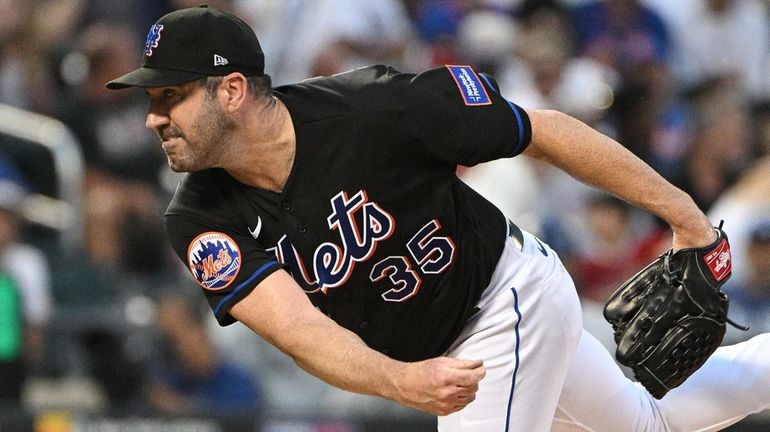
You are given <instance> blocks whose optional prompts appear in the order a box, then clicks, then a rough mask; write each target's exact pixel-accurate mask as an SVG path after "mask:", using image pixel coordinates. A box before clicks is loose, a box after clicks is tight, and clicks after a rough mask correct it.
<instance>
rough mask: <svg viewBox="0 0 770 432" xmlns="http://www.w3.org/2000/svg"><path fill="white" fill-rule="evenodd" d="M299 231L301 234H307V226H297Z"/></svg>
mask: <svg viewBox="0 0 770 432" xmlns="http://www.w3.org/2000/svg"><path fill="white" fill-rule="evenodd" d="M297 231H299V232H301V233H306V232H307V225H305V224H299V225H297Z"/></svg>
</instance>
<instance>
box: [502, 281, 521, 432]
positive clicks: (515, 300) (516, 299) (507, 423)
mask: <svg viewBox="0 0 770 432" xmlns="http://www.w3.org/2000/svg"><path fill="white" fill-rule="evenodd" d="M511 292H512V293H513V310H514V311H516V316H517V317H518V320H517V321H516V366H514V367H513V377H511V393H510V395H509V396H508V414H507V415H506V417H505V432H508V428H509V427H510V422H511V405H512V404H513V392H514V390H516V372H518V371H519V345H520V342H521V337H520V335H519V324H520V323H521V312H520V311H519V294H518V293H517V292H516V287H512V288H511Z"/></svg>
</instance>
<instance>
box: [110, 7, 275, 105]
mask: <svg viewBox="0 0 770 432" xmlns="http://www.w3.org/2000/svg"><path fill="white" fill-rule="evenodd" d="M264 69H265V55H264V54H263V53H262V48H261V47H260V45H259V40H258V39H257V36H256V35H255V34H254V31H253V30H252V29H251V27H249V25H248V24H246V23H245V22H243V20H241V19H240V18H238V17H236V16H233V15H231V14H229V13H226V12H223V11H221V10H218V9H215V8H212V7H208V6H205V5H204V6H199V7H194V8H187V9H180V10H177V11H174V12H171V13H169V14H166V15H164V16H163V17H161V18H160V19H159V20H158V21H157V22H156V23H155V24H153V25H152V27H150V31H149V32H148V33H147V41H146V42H145V44H144V57H143V59H142V66H141V67H140V68H139V69H136V70H134V71H131V72H129V73H127V74H125V75H123V76H122V77H120V78H116V79H114V80H112V81H110V82H108V83H107V88H108V89H112V90H116V89H123V88H127V87H162V86H169V85H177V84H182V83H185V82H188V81H193V80H196V79H199V78H203V77H205V76H221V75H227V74H230V73H233V72H240V73H242V74H244V75H245V76H255V75H262V74H264Z"/></svg>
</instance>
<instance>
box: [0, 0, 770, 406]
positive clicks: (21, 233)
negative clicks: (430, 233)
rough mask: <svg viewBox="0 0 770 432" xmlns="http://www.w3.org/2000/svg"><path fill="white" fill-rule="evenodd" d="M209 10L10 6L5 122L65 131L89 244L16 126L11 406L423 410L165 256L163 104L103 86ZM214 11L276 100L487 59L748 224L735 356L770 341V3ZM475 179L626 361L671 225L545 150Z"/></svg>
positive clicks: (4, 199)
mask: <svg viewBox="0 0 770 432" xmlns="http://www.w3.org/2000/svg"><path fill="white" fill-rule="evenodd" d="M199 3H200V1H197V0H196V1H194V2H193V1H189V0H158V1H155V0H0V10H2V11H3V12H2V13H0V106H10V107H13V108H15V109H17V110H23V112H26V113H34V114H37V115H41V116H44V117H46V118H50V119H54V120H56V121H58V122H60V123H61V124H63V125H64V126H66V128H67V130H68V131H70V132H71V134H72V136H73V137H74V138H75V140H76V142H77V147H78V150H79V151H78V154H79V155H80V157H81V158H82V168H81V169H80V170H79V174H78V176H77V177H76V178H77V179H78V181H77V190H78V196H79V200H78V201H76V204H75V207H74V208H70V213H72V214H74V215H75V216H74V218H75V219H76V220H77V221H79V222H80V223H81V225H82V235H81V236H78V237H77V241H75V242H67V243H62V242H57V239H61V238H64V237H65V236H66V235H67V234H66V232H67V229H68V226H67V225H66V224H63V225H62V224H59V225H56V224H55V223H54V224H52V223H50V222H51V220H53V221H56V220H64V219H66V218H65V217H64V215H66V213H56V212H55V210H56V209H57V208H60V207H61V206H59V207H57V206H55V205H47V206H46V205H42V204H40V203H41V202H42V203H45V202H46V201H45V200H42V201H41V197H46V196H47V197H49V198H53V199H54V201H55V200H56V199H57V198H59V199H60V198H61V196H60V195H61V194H60V193H58V192H57V190H56V182H57V181H58V180H60V179H57V178H56V176H55V175H53V174H52V172H54V170H52V169H41V168H40V167H41V166H43V165H44V163H48V162H49V161H47V160H45V158H41V156H40V155H38V154H37V153H35V152H34V151H29V152H25V151H24V150H23V149H24V143H23V141H25V140H28V138H24V137H21V138H20V137H19V136H18V134H17V135H14V134H12V133H10V132H8V130H16V129H19V128H22V129H23V128H32V127H34V125H33V124H32V123H26V122H27V120H24V119H25V118H26V117H23V116H19V117H16V116H13V115H11V114H2V116H0V117H5V118H0V400H4V401H6V402H8V403H15V404H19V403H21V404H22V405H23V406H25V407H27V408H29V409H34V408H35V407H40V406H51V405H53V406H55V405H57V404H58V405H62V404H64V405H74V406H81V407H87V408H100V409H105V408H109V409H124V410H144V411H146V412H161V413H185V412H206V411H207V410H211V411H217V412H220V413H221V412H222V411H223V410H227V409H230V410H235V411H238V410H252V411H254V410H260V409H264V410H273V411H280V412H317V411H324V412H360V413H371V412H373V411H378V412H390V413H392V412H397V413H399V414H403V415H409V412H408V411H407V410H405V409H401V408H399V407H397V406H395V405H393V404H390V403H388V402H384V401H380V400H375V399H372V398H366V397H361V396H354V395H350V394H346V393H344V392H342V391H337V390H334V389H332V388H330V387H328V386H326V385H325V384H323V383H321V382H320V381H318V380H316V379H315V378H312V377H310V376H308V375H306V374H305V373H304V372H302V371H301V370H299V368H297V367H296V366H295V365H293V364H292V363H291V362H290V361H289V360H288V359H287V358H286V357H285V356H283V354H281V353H279V352H277V351H276V350H274V349H273V348H271V347H269V346H268V345H267V344H266V343H264V342H261V341H260V340H259V339H258V338H257V337H256V336H254V335H252V334H250V333H249V332H248V331H247V330H246V329H245V328H243V327H240V326H238V325H235V326H231V327H228V328H225V329H221V328H218V327H217V326H216V325H215V324H214V323H213V320H212V317H211V313H210V312H209V311H207V310H205V305H204V307H203V308H201V304H200V302H201V301H202V300H203V296H202V295H201V294H200V293H199V292H197V288H196V287H195V286H194V284H192V279H191V278H190V277H189V275H188V274H186V269H184V268H183V266H182V265H181V264H180V263H179V262H178V260H177V259H176V257H174V256H172V253H171V250H170V248H169V247H168V246H167V245H166V243H165V239H164V234H163V230H162V225H161V223H162V214H163V211H164V209H165V206H166V204H167V203H168V200H169V198H170V196H171V194H172V193H173V190H174V187H175V186H176V183H177V182H178V180H179V175H178V174H176V173H173V172H171V171H170V170H169V169H168V168H167V167H166V165H165V157H164V155H163V153H162V151H161V149H160V146H159V145H158V141H157V138H156V137H155V136H154V134H153V133H152V132H151V131H149V130H148V129H146V128H145V126H144V120H145V113H146V108H147V102H146V100H145V95H144V94H143V93H142V92H141V91H139V90H136V89H134V90H126V91H119V92H115V91H108V90H106V89H105V88H104V83H105V82H106V81H108V80H110V79H112V78H114V77H117V76H119V75H121V74H123V73H125V72H126V71H128V70H131V69H133V68H135V67H136V66H137V65H138V63H139V61H140V59H141V54H142V48H143V43H144V40H145V34H146V31H147V29H148V28H149V27H150V25H151V24H152V23H153V22H154V21H155V20H156V19H157V18H158V17H160V16H161V15H163V14H164V13H166V12H169V11H171V10H174V9H176V8H180V7H188V6H196V5H198V4H199ZM208 3H209V4H210V5H212V6H216V7H219V8H221V9H225V10H229V11H231V12H234V13H236V14H237V15H239V16H241V17H242V18H244V19H245V20H246V21H247V22H249V23H250V24H251V25H252V26H253V28H254V29H255V31H256V33H257V35H258V36H259V38H260V40H261V42H262V45H263V49H264V51H265V53H266V72H267V73H268V74H270V75H271V76H272V78H273V82H274V84H275V85H276V86H277V85H282V84H288V83H291V82H296V81H299V80H302V79H304V78H308V77H312V76H318V75H330V74H335V73H338V72H342V71H345V70H349V69H352V68H356V67H359V66H365V65H368V64H374V63H387V64H391V65H393V66H395V67H396V68H398V69H400V70H402V71H404V72H419V71H422V70H425V69H428V68H431V67H437V66H442V65H444V64H471V65H474V66H475V67H476V69H477V70H479V71H483V72H487V73H490V74H492V75H493V76H495V77H496V78H497V80H498V82H499V84H500V87H501V90H502V93H503V95H504V96H506V97H507V98H508V99H509V100H511V101H513V102H515V103H517V104H518V105H521V106H523V107H526V108H549V109H557V110H560V111H564V112H566V113H568V114H571V115H573V116H575V117H577V118H579V119H581V120H583V121H584V122H586V123H588V124H590V125H591V126H593V127H594V128H596V129H598V130H600V131H602V132H603V133H605V134H608V135H610V136H612V137H614V138H616V139H617V140H618V141H619V142H621V143H622V144H623V145H625V146H626V147H627V148H629V149H630V150H631V151H633V152H634V153H635V154H636V155H638V156H639V157H640V158H642V159H643V160H645V161H646V162H647V163H649V164H650V165H651V166H652V167H653V168H655V169H656V170H657V171H658V172H660V173H661V174H662V175H663V176H664V177H666V178H667V179H668V180H670V181H671V182H673V183H674V184H676V185H677V186H679V187H681V188H682V189H684V190H685V191H687V192H688V193H690V194H691V195H692V197H693V198H694V199H695V201H696V202H697V203H698V204H699V205H700V206H701V208H703V209H704V210H705V211H707V213H708V214H709V216H710V218H711V219H712V221H713V222H714V223H715V224H718V223H719V221H720V220H724V221H725V226H724V229H725V230H726V232H727V233H728V235H729V236H730V240H731V244H732V247H733V256H734V274H733V276H732V278H731V279H730V281H729V282H728V283H727V285H726V287H725V289H726V291H727V292H728V294H729V296H730V297H731V299H732V304H731V311H730V314H731V317H732V318H733V320H734V321H737V322H740V323H742V324H747V325H749V326H751V330H750V332H737V331H735V332H734V331H732V330H731V331H730V332H729V333H728V336H727V338H726V342H736V341H739V340H742V339H745V338H748V337H749V336H750V335H752V334H754V333H756V332H763V331H770V1H768V0H677V1H668V0H371V1H370V0H212V1H210V2H208ZM0 112H3V113H5V112H6V111H0ZM8 112H10V113H13V112H17V111H8ZM18 112H21V111H18ZM6 129H7V130H6ZM20 142H21V144H20ZM52 166H55V164H53V165H52ZM71 167H72V166H70V168H71ZM458 173H459V175H460V176H461V177H462V178H463V179H464V180H465V181H467V182H468V183H469V184H470V185H471V186H473V187H474V188H476V189H477V190H478V191H480V192H481V193H482V194H484V195H485V196H487V197H488V198H489V199H490V200H492V201H493V202H495V203H496V204H498V205H499V206H500V208H501V209H502V210H503V211H504V212H505V213H506V214H507V215H508V217H509V218H510V219H511V220H513V221H515V222H516V223H518V224H519V225H521V226H522V227H523V228H525V229H527V230H529V231H531V232H533V233H536V234H537V235H538V236H540V237H541V238H543V239H544V240H545V241H547V242H549V243H550V244H551V245H552V246H553V247H554V249H556V250H557V251H558V252H559V254H560V256H561V257H562V260H563V261H564V263H565V264H566V265H567V266H568V268H569V269H570V271H571V273H572V275H573V276H574V278H575V281H576V285H577V288H578V290H579V293H580V295H581V298H582V300H583V303H584V307H585V320H586V326H587V327H588V328H589V329H591V331H595V332H596V334H597V336H599V337H600V339H601V340H605V341H608V347H609V346H611V345H610V344H611V341H609V339H608V337H609V331H610V329H609V328H608V327H609V326H608V325H607V324H606V323H604V322H603V320H602V319H601V312H600V309H601V305H602V304H603V302H604V300H606V298H607V297H608V296H609V295H610V294H611V293H612V291H613V290H614V289H615V288H616V287H618V286H619V284H620V283H621V282H622V281H624V280H625V279H627V278H628V277H629V276H631V275H632V274H633V273H635V272H636V271H637V270H639V269H640V268H641V267H642V266H643V265H644V264H645V263H647V262H648V261H650V260H651V259H653V258H654V257H655V256H657V255H659V254H660V253H662V252H663V251H665V250H667V249H668V248H669V247H670V240H671V239H670V232H669V231H668V229H667V227H666V226H665V224H663V223H662V222H661V221H660V220H658V219H656V218H655V217H653V216H651V215H649V214H646V213H643V212H640V211H639V210H637V209H634V208H632V207H630V206H628V205H627V204H625V203H624V202H622V201H619V200H617V199H615V198H613V197H610V196H607V195H604V194H602V193H600V192H598V191H596V190H594V189H592V188H590V187H588V186H586V185H583V184H581V183H579V182H577V181H575V180H574V179H572V178H569V177H568V176H567V175H566V174H564V173H562V172H560V171H558V170H556V169H554V168H552V167H549V166H547V165H544V164H542V163H538V162H536V161H533V160H531V159H528V158H526V157H518V158H514V159H510V160H500V161H495V162H491V163H486V164H481V165H478V166H474V167H458ZM52 185H53V186H52ZM33 198H34V199H33ZM30 202H32V203H38V204H40V205H38V206H34V205H30ZM49 204H50V203H49ZM70 204H71V205H72V203H70ZM46 209H48V210H46ZM51 209H53V210H51ZM42 211H52V212H54V216H53V217H48V218H45V217H41V215H40V214H39V213H40V212H42ZM36 215H37V216H36ZM57 215H59V216H57ZM45 220H47V221H49V222H48V223H47V224H46V223H41V221H45ZM41 225H42V228H41ZM69 228H70V229H71V228H72V226H69ZM51 239H54V240H53V241H52V240H51ZM191 284H192V285H191Z"/></svg>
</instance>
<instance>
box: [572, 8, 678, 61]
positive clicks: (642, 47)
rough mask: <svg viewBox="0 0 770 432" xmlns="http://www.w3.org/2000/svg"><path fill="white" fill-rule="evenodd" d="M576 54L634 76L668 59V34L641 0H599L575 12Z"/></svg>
mask: <svg viewBox="0 0 770 432" xmlns="http://www.w3.org/2000/svg"><path fill="white" fill-rule="evenodd" d="M573 26H574V29H575V37H576V42H577V52H578V53H579V54H581V55H587V56H589V57H592V58H594V59H597V60H598V61H600V62H602V63H604V64H606V65H608V66H610V67H612V68H614V69H616V70H618V71H620V72H621V73H622V74H623V75H624V76H633V75H634V72H635V71H637V70H639V68H640V67H643V66H645V65H648V64H650V63H664V62H666V61H667V59H668V55H669V49H670V46H669V45H670V41H669V31H668V28H667V27H666V24H665V23H664V22H663V20H662V19H661V17H660V16H659V15H658V14H657V13H656V12H655V11H653V10H652V9H650V8H648V7H646V6H645V5H643V4H642V3H641V2H640V1H639V0H596V1H593V2H590V3H586V4H583V5H579V6H577V7H575V8H574V10H573Z"/></svg>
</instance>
